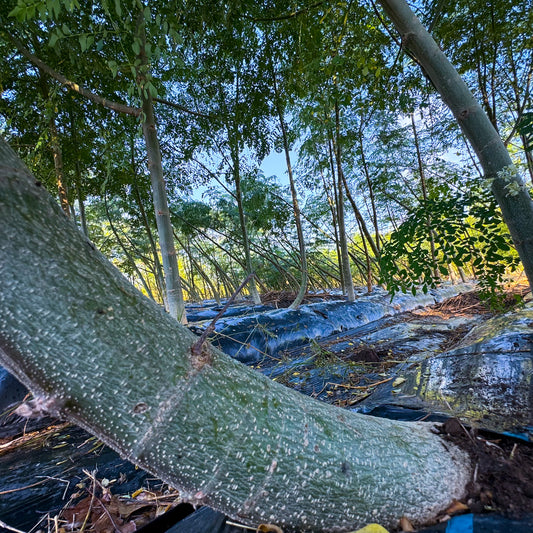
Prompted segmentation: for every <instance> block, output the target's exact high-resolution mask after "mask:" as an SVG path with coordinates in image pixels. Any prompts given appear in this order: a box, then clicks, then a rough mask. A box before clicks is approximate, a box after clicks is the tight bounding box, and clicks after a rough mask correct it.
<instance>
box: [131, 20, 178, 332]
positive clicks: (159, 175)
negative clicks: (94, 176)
mask: <svg viewBox="0 0 533 533" xmlns="http://www.w3.org/2000/svg"><path fill="white" fill-rule="evenodd" d="M139 19H140V20H141V19H142V22H140V23H139V36H140V40H141V51H140V54H139V59H140V61H141V66H142V67H143V68H144V69H146V68H148V67H147V65H148V60H147V58H146V53H145V46H146V37H145V33H144V18H143V16H142V15H141V16H140V17H139ZM140 78H141V79H140V80H139V83H140V85H141V87H142V95H143V96H142V111H143V117H144V119H143V123H142V129H143V135H144V140H145V143H146V154H147V158H148V170H149V171H150V179H151V182H152V197H153V201H154V209H155V219H156V223H157V232H158V235H159V247H160V248H161V256H162V258H163V270H164V273H165V285H166V294H167V304H168V312H169V313H170V315H171V316H172V317H173V318H175V319H176V320H178V321H181V322H182V323H184V324H185V323H187V316H186V315H185V302H184V300H183V291H182V288H181V279H180V274H179V269H178V258H177V254H176V248H175V245H174V235H173V233H172V223H171V221H170V212H169V209H168V200H167V191H166V185H165V179H164V176H163V165H162V163H161V149H160V146H159V139H158V137H157V128H156V123H155V116H154V106H153V101H152V95H151V94H150V91H149V90H148V89H147V88H145V84H146V81H147V80H146V75H145V74H144V75H143V74H141V76H140Z"/></svg>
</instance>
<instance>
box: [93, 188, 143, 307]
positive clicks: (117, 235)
mask: <svg viewBox="0 0 533 533" xmlns="http://www.w3.org/2000/svg"><path fill="white" fill-rule="evenodd" d="M104 204H105V213H106V216H107V221H108V222H109V226H110V227H111V231H112V232H113V235H114V236H115V240H116V241H117V244H118V245H119V246H120V247H121V248H122V251H123V252H124V255H125V256H126V258H127V259H128V261H129V263H130V265H131V268H132V269H133V270H134V271H135V272H136V273H137V276H138V277H139V281H140V282H141V284H142V286H143V287H144V290H145V291H146V294H148V296H149V297H150V298H151V299H152V300H153V299H154V295H153V294H152V291H151V290H150V287H149V286H148V283H146V280H145V279H144V276H143V275H142V274H141V272H140V270H139V268H138V267H137V264H136V263H135V259H134V258H133V257H132V256H131V254H130V253H129V251H128V249H127V248H126V246H124V243H123V242H122V239H121V238H120V235H119V234H118V232H117V229H116V228H115V224H113V220H112V218H111V214H110V213H109V205H108V203H107V191H104Z"/></svg>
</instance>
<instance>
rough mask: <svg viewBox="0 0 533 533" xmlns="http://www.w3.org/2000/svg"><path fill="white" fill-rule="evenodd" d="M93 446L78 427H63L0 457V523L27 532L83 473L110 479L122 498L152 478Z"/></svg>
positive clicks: (66, 494)
mask: <svg viewBox="0 0 533 533" xmlns="http://www.w3.org/2000/svg"><path fill="white" fill-rule="evenodd" d="M96 443H97V441H96V439H94V438H92V437H91V435H89V434H88V433H86V432H85V431H84V430H82V429H81V428H78V427H75V426H69V427H66V428H58V429H57V430H55V431H53V432H52V433H50V434H47V436H46V437H45V439H38V438H36V439H33V440H30V441H28V442H27V443H25V444H22V445H21V446H18V447H17V449H16V450H14V451H11V452H4V453H3V454H2V455H0V490H1V491H12V492H6V493H4V494H2V496H1V497H0V520H2V521H3V522H5V523H6V524H8V525H9V526H11V527H15V528H17V529H20V530H22V531H28V530H30V529H31V528H33V527H34V526H35V525H36V523H37V522H38V521H39V520H40V519H41V518H43V515H44V516H45V517H46V515H45V513H47V512H49V513H50V516H52V517H53V516H54V514H56V513H57V512H59V511H60V510H61V509H62V508H63V507H64V506H65V504H66V503H67V502H68V499H69V496H70V495H71V494H72V493H73V492H76V491H77V490H78V489H76V487H75V485H76V483H79V482H80V481H81V480H83V479H84V478H86V475H85V474H84V473H83V470H84V469H86V470H88V471H90V472H91V471H96V472H97V476H98V479H103V478H107V479H116V480H117V482H116V483H115V484H114V485H113V487H114V490H117V491H120V492H122V493H124V494H127V493H128V492H129V493H132V492H134V491H135V490H137V489H138V488H139V487H141V486H142V485H143V483H144V482H145V481H146V480H147V479H149V478H152V476H151V475H150V474H148V473H146V472H144V471H143V470H140V469H138V468H136V467H135V466H134V465H133V464H132V463H130V462H128V461H126V460H125V459H121V458H120V456H119V455H118V454H117V453H116V452H114V451H113V450H111V449H110V448H108V447H107V446H103V445H102V446H98V447H96V446H95V444H96ZM121 474H122V475H123V476H122V477H121ZM122 480H124V481H122ZM36 483H37V485H36ZM23 487H28V488H26V489H22V488H23ZM47 526H48V524H47V523H46V518H45V520H44V523H41V524H40V529H41V530H44V531H46V530H47ZM0 531H2V528H1V527H0Z"/></svg>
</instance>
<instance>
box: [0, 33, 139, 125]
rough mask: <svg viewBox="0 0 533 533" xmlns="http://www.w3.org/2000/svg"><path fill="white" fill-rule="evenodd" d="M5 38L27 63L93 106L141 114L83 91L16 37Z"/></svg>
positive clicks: (132, 108)
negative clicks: (92, 103) (97, 105)
mask: <svg viewBox="0 0 533 533" xmlns="http://www.w3.org/2000/svg"><path fill="white" fill-rule="evenodd" d="M7 36H8V37H9V39H10V40H11V42H12V43H13V44H14V45H15V46H16V47H17V50H18V51H19V52H20V53H21V54H22V55H23V56H24V57H25V58H26V59H27V60H28V61H30V62H31V63H32V64H33V65H35V66H36V67H37V68H38V69H40V70H42V71H43V72H45V73H46V74H48V75H49V76H50V77H51V78H54V79H55V80H57V81H58V82H59V83H61V84H62V85H64V86H65V87H67V88H69V89H70V90H71V91H74V92H76V93H78V94H80V95H81V96H83V97H85V98H87V99H88V100H91V102H94V103H95V104H99V105H102V106H104V107H107V108H108V109H111V110H112V111H115V112H116V113H124V114H126V115H131V116H133V117H138V116H139V115H140V114H141V110H140V108H138V107H131V106H128V105H126V104H121V103H119V102H114V101H113V100H108V99H107V98H103V97H102V96H100V95H98V94H96V93H93V92H91V91H89V90H88V89H85V88H84V87H82V86H81V85H79V84H78V83H76V82H74V81H72V80H69V79H68V78H67V77H66V76H64V75H63V74H61V73H60V72H57V71H56V70H54V69H53V68H52V67H50V66H49V65H47V64H46V63H45V62H44V61H42V60H41V59H39V58H38V57H37V56H36V55H34V54H32V53H31V52H30V51H29V50H28V49H27V48H26V47H25V46H24V45H23V44H22V43H21V42H20V41H19V40H18V39H17V38H16V37H14V36H13V35H11V34H9V33H7Z"/></svg>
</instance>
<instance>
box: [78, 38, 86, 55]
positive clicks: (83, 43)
mask: <svg viewBox="0 0 533 533" xmlns="http://www.w3.org/2000/svg"><path fill="white" fill-rule="evenodd" d="M78 40H79V41H80V48H81V51H82V52H85V50H87V35H80V37H79V39H78Z"/></svg>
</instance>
